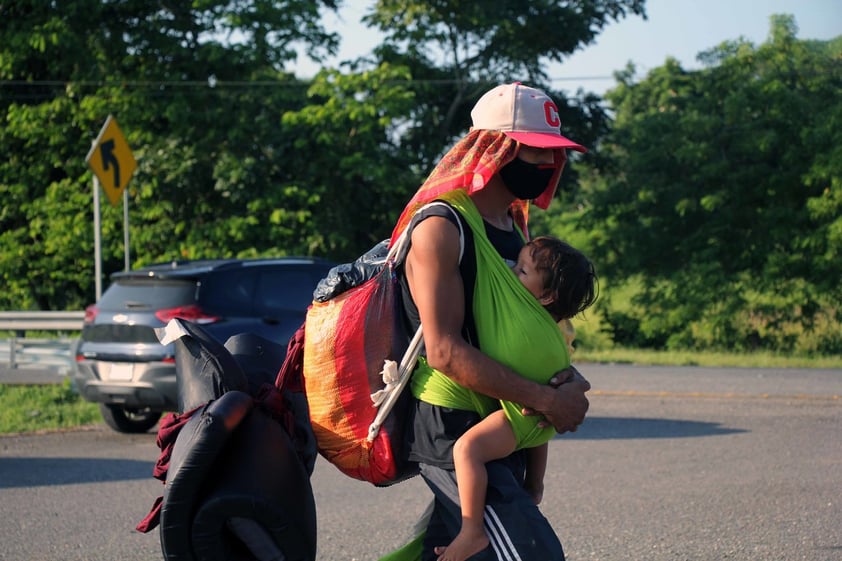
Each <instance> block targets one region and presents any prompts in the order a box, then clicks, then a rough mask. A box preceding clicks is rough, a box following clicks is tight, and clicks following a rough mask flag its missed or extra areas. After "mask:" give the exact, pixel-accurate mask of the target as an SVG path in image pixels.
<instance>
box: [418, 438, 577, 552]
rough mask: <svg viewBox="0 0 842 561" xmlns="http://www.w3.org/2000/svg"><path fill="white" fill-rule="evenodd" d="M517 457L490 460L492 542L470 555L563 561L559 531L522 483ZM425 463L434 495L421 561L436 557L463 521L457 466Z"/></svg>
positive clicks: (425, 475) (488, 505)
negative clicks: (439, 547)
mask: <svg viewBox="0 0 842 561" xmlns="http://www.w3.org/2000/svg"><path fill="white" fill-rule="evenodd" d="M516 455H517V454H515V456H516ZM513 463H515V462H512V458H511V457H510V458H507V459H506V460H501V461H495V462H490V463H489V464H487V466H486V468H487V469H488V493H487V496H486V506H485V530H486V532H487V534H488V537H489V539H490V541H491V544H490V545H489V547H488V548H486V549H485V550H484V551H482V552H480V553H478V554H477V555H474V556H473V557H471V561H564V550H563V549H562V547H561V542H560V541H559V539H558V536H556V534H555V532H554V531H553V529H552V527H551V526H550V523H549V522H548V521H547V519H546V518H545V517H544V515H543V514H541V511H540V510H538V507H537V506H536V505H535V503H534V502H533V501H532V498H531V497H530V496H529V494H528V493H526V491H525V490H524V489H523V485H522V484H521V478H520V477H518V476H517V475H516V473H517V472H518V469H517V468H516V467H515V466H514V465H513ZM420 467H421V476H422V477H423V478H424V481H425V482H426V483H427V485H428V486H429V487H430V489H431V490H432V491H433V494H434V495H435V507H434V509H433V514H432V517H431V519H430V522H429V525H428V526H427V532H426V536H425V538H424V553H423V555H422V561H435V559H436V558H437V557H438V556H437V555H436V554H435V553H434V551H433V548H434V547H436V546H446V545H448V544H449V543H450V542H451V541H452V540H453V538H454V537H455V536H456V534H457V533H458V532H459V527H460V526H461V524H462V514H461V510H460V508H459V491H458V488H457V486H456V474H455V472H453V471H452V470H445V469H441V468H438V467H434V466H430V465H427V464H421V466H420Z"/></svg>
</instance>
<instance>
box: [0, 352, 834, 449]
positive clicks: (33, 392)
mask: <svg viewBox="0 0 842 561" xmlns="http://www.w3.org/2000/svg"><path fill="white" fill-rule="evenodd" d="M575 362H576V364H586V363H589V362H590V363H614V364H641V365H664V366H709V367H726V366H727V367H736V368H744V367H754V368H842V356H831V357H815V358H811V357H794V356H786V355H780V354H774V353H757V354H729V353H691V352H662V351H650V350H639V349H618V348H614V349H609V350H601V351H596V350H587V349H578V350H577V351H576V356H575ZM581 370H582V372H583V373H584V374H585V376H587V367H586V366H585V367H583V368H582V369H581ZM101 422H102V417H101V416H100V413H99V407H97V406H96V404H93V403H88V402H87V401H84V400H83V399H82V398H81V397H79V395H78V394H77V393H76V392H75V390H74V389H73V388H72V386H71V385H70V380H65V381H64V384H61V385H44V386H14V385H3V384H0V434H8V433H23V432H37V431H43V430H61V429H70V428H75V427H80V426H84V425H90V424H94V423H101Z"/></svg>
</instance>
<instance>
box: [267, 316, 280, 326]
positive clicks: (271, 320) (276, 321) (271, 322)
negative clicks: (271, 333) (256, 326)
mask: <svg viewBox="0 0 842 561" xmlns="http://www.w3.org/2000/svg"><path fill="white" fill-rule="evenodd" d="M263 323H268V324H269V325H278V324H279V323H281V320H279V319H278V318H270V317H265V318H263Z"/></svg>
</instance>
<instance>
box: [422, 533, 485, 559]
mask: <svg viewBox="0 0 842 561" xmlns="http://www.w3.org/2000/svg"><path fill="white" fill-rule="evenodd" d="M486 547H488V536H487V535H486V534H485V530H483V529H482V528H480V529H479V531H469V530H466V529H465V528H462V530H461V531H460V532H459V534H457V535H456V537H455V538H454V539H453V541H452V542H450V545H448V546H447V547H441V546H440V547H437V548H435V552H436V555H438V556H439V558H438V560H437V561H465V559H467V558H468V557H470V556H471V555H474V554H475V553H479V552H480V551H482V550H483V549H485V548H486Z"/></svg>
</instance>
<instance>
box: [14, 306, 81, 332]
mask: <svg viewBox="0 0 842 561" xmlns="http://www.w3.org/2000/svg"><path fill="white" fill-rule="evenodd" d="M84 319H85V312H83V311H79V312H76V311H72V312H42V311H38V312H0V331H16V332H18V333H20V332H24V333H25V332H26V331H81V330H82V322H83V321H84Z"/></svg>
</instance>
